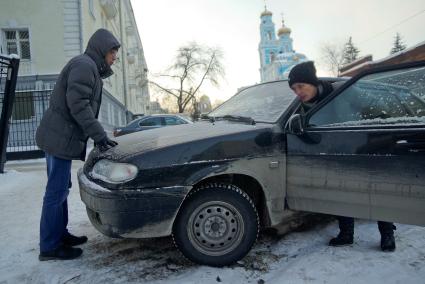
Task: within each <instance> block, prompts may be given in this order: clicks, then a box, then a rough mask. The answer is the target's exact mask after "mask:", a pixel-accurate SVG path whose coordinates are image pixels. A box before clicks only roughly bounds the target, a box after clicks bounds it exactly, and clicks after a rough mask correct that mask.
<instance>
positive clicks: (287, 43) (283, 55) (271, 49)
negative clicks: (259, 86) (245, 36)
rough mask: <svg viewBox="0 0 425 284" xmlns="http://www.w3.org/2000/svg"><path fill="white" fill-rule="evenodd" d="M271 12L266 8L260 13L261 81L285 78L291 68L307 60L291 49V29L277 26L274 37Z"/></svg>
mask: <svg viewBox="0 0 425 284" xmlns="http://www.w3.org/2000/svg"><path fill="white" fill-rule="evenodd" d="M272 16H273V14H272V12H270V11H268V10H267V9H265V10H264V12H263V13H261V16H260V19H261V24H260V44H259V46H258V51H259V54H260V66H261V67H260V74H261V82H268V81H274V80H280V79H287V78H288V73H289V71H290V70H291V68H292V67H293V66H294V65H296V64H298V63H300V62H303V61H307V60H308V59H307V57H306V56H305V55H304V54H301V53H297V52H295V50H294V49H293V40H292V38H291V29H290V28H288V27H286V26H285V23H284V21H283V19H282V26H281V27H280V28H279V30H278V32H277V37H276V29H275V24H274V23H273V19H272Z"/></svg>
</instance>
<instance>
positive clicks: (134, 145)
mask: <svg viewBox="0 0 425 284" xmlns="http://www.w3.org/2000/svg"><path fill="white" fill-rule="evenodd" d="M272 126H273V125H271V124H256V125H248V124H243V123H232V122H228V121H218V122H215V123H210V122H197V123H193V124H184V125H178V126H172V127H163V128H157V129H152V130H148V131H140V132H136V133H131V134H127V135H124V136H120V137H117V138H116V141H117V142H118V145H117V146H115V147H114V148H112V149H110V150H108V151H106V152H105V153H102V154H100V156H102V158H103V157H104V158H109V159H113V160H123V159H130V158H131V157H134V156H140V155H143V154H148V153H152V152H158V151H159V150H163V149H172V154H173V155H175V154H176V153H175V152H182V151H186V152H187V151H189V150H190V151H192V152H194V151H195V152H196V150H199V151H201V150H202V149H203V148H205V147H210V148H211V147H212V145H217V144H220V143H221V144H222V143H227V144H226V146H225V147H226V148H229V147H230V148H233V147H234V146H235V145H236V144H234V143H233V144H231V145H229V141H233V142H235V141H238V142H239V143H242V144H239V146H243V143H246V142H249V143H253V144H255V145H256V146H258V147H263V146H264V145H265V144H267V143H269V142H268V141H269V140H270V137H271V132H272ZM257 144H258V145H257ZM246 146H248V145H246ZM97 155H99V153H97ZM240 155H244V154H242V153H241V154H240ZM157 156H158V155H156V156H155V160H156V159H157ZM212 156H214V158H219V156H222V155H219V154H218V153H216V154H213V155H212ZM233 156H234V155H233ZM99 158H100V157H99ZM204 158H205V157H204ZM146 159H147V158H146ZM191 160H193V155H192V159H191Z"/></svg>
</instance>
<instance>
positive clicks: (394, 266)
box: [0, 160, 425, 284]
mask: <svg viewBox="0 0 425 284" xmlns="http://www.w3.org/2000/svg"><path fill="white" fill-rule="evenodd" d="M81 165H82V164H81V163H74V166H73V176H72V179H73V184H74V187H73V188H72V189H71V193H70V196H69V207H70V224H69V228H70V231H71V232H72V233H74V234H77V235H81V234H85V235H87V236H88V237H89V241H88V243H87V244H85V245H83V246H82V248H83V249H84V254H83V256H82V257H81V258H79V259H77V260H71V261H50V262H39V261H38V232H39V231H38V226H39V218H40V210H41V204H42V197H43V193H44V186H45V183H46V176H45V165H44V162H43V161H42V160H38V161H37V160H36V161H32V162H26V163H7V164H6V170H8V173H6V174H0V212H1V215H0V216H1V218H0V228H1V230H0V240H1V242H0V252H1V253H0V283H102V282H103V283H129V282H130V283H143V282H148V283H203V284H206V283H232V284H235V283H263V282H264V283H386V284H388V283H403V284H404V283H425V228H422V227H416V226H408V225H400V224H397V227H398V230H397V231H396V242H397V250H396V252H394V253H383V252H381V251H380V250H379V246H378V245H379V233H378V229H377V226H376V223H374V222H368V221H356V228H355V229H356V233H355V243H354V245H353V246H350V247H344V248H332V247H328V246H327V242H328V240H329V238H330V237H332V236H334V235H335V234H336V233H337V223H336V222H331V223H327V224H319V225H316V226H315V227H313V228H309V229H308V230H305V231H302V232H294V233H291V234H288V235H286V236H280V237H276V236H270V235H262V236H261V238H260V240H259V241H258V242H257V244H256V245H255V247H254V249H253V250H252V251H251V252H250V254H249V255H248V256H247V257H246V258H244V259H243V261H241V262H239V263H237V264H235V265H233V266H231V267H226V268H221V269H219V268H211V267H206V266H199V265H196V264H192V263H190V262H188V261H187V260H185V259H184V258H183V257H182V256H181V255H180V253H179V252H178V251H177V250H176V249H175V248H174V246H173V244H172V241H171V239H170V238H161V239H151V240H116V239H110V238H108V237H105V236H103V235H101V234H100V233H98V232H97V231H96V230H95V229H94V228H93V227H92V225H91V224H90V222H89V220H88V218H87V215H86V212H85V208H84V205H83V204H82V202H81V200H80V197H79V193H78V183H77V181H76V171H77V169H78V168H79V167H81Z"/></svg>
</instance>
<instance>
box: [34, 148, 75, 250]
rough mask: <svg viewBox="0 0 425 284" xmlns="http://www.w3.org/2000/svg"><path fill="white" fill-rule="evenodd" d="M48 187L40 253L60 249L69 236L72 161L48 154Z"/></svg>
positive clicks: (41, 224) (45, 196)
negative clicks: (63, 240)
mask: <svg viewBox="0 0 425 284" xmlns="http://www.w3.org/2000/svg"><path fill="white" fill-rule="evenodd" d="M46 162H47V186H46V192H45V193H44V198H43V208H42V211H41V220H40V251H41V252H47V251H51V250H54V249H56V248H58V247H59V246H60V245H61V240H62V238H63V236H64V235H66V234H69V233H68V230H67V228H66V226H67V225H68V203H67V198H68V194H69V187H70V186H71V162H72V161H71V160H64V159H60V158H57V157H54V156H52V155H49V154H47V153H46Z"/></svg>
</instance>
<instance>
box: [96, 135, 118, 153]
mask: <svg viewBox="0 0 425 284" xmlns="http://www.w3.org/2000/svg"><path fill="white" fill-rule="evenodd" d="M117 145H118V143H117V142H115V141H113V140H111V139H109V138H108V137H105V138H103V139H102V140H100V141H99V142H97V143H96V144H95V146H96V147H97V148H99V150H100V152H105V151H107V150H109V149H111V148H113V147H115V146H117Z"/></svg>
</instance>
